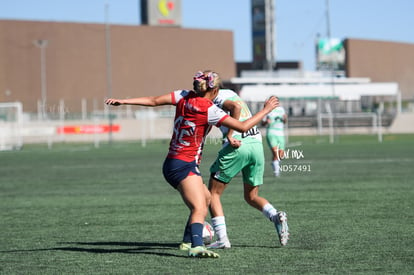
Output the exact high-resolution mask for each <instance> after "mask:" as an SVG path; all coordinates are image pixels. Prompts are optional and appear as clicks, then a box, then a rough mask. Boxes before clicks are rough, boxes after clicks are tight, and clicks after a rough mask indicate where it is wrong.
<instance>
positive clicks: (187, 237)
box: [183, 217, 191, 243]
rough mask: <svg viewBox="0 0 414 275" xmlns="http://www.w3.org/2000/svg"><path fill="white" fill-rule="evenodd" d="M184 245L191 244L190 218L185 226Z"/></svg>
mask: <svg viewBox="0 0 414 275" xmlns="http://www.w3.org/2000/svg"><path fill="white" fill-rule="evenodd" d="M183 243H191V227H190V217H188V220H187V224H186V225H185V229H184V235H183Z"/></svg>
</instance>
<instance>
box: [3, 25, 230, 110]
mask: <svg viewBox="0 0 414 275" xmlns="http://www.w3.org/2000/svg"><path fill="white" fill-rule="evenodd" d="M110 37H111V40H110V41H111V56H112V58H111V61H112V62H111V65H112V94H113V96H114V97H135V96H142V95H160V94H164V93H167V92H170V91H172V90H174V89H187V88H188V89H190V88H191V87H192V76H193V74H194V73H195V71H197V70H200V69H213V70H216V71H217V72H219V73H220V74H221V76H222V78H223V79H230V78H231V77H234V76H235V74H236V66H235V62H234V53H233V33H232V32H231V31H217V30H214V31H212V30H199V29H182V28H175V27H149V26H127V25H111V26H110ZM37 39H47V40H48V41H49V43H48V46H47V49H46V77H47V106H46V109H47V111H52V112H53V110H55V109H57V106H58V102H59V100H60V99H64V100H65V104H66V106H65V107H66V110H67V111H69V112H79V111H80V109H81V104H80V100H81V98H85V99H87V100H88V101H89V102H92V100H93V99H95V101H96V102H97V104H98V105H100V104H101V102H103V99H104V98H105V97H106V96H107V95H108V91H107V77H106V76H107V73H106V49H105V25H102V24H80V23H57V22H38V21H36V22H31V21H12V20H0V102H10V101H21V102H23V106H24V107H23V108H24V111H25V112H36V111H37V101H38V100H39V99H40V98H41V83H40V82H41V81H40V49H39V48H37V47H36V46H35V45H34V44H33V41H34V40H37ZM7 91H8V92H7Z"/></svg>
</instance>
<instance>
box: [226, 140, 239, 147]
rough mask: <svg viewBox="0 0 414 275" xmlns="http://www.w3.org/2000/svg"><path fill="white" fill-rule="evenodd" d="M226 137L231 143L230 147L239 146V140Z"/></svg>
mask: <svg viewBox="0 0 414 275" xmlns="http://www.w3.org/2000/svg"><path fill="white" fill-rule="evenodd" d="M227 139H228V140H229V143H230V145H231V147H233V148H239V147H240V146H241V141H240V140H238V139H235V138H232V137H227Z"/></svg>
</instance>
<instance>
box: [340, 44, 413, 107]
mask: <svg viewBox="0 0 414 275" xmlns="http://www.w3.org/2000/svg"><path fill="white" fill-rule="evenodd" d="M345 50H346V61H345V62H346V64H345V69H346V76H347V77H368V78H370V79H371V81H372V82H397V83H398V86H399V88H400V90H401V97H402V99H403V100H404V99H405V100H414V77H413V75H414V44H407V43H397V42H389V41H373V40H361V39H351V38H349V39H346V40H345Z"/></svg>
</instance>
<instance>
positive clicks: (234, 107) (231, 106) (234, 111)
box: [223, 100, 242, 148]
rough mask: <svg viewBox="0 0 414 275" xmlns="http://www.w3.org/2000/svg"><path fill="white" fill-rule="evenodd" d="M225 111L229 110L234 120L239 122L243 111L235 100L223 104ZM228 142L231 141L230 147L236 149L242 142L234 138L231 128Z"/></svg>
mask: <svg viewBox="0 0 414 275" xmlns="http://www.w3.org/2000/svg"><path fill="white" fill-rule="evenodd" d="M223 109H224V110H228V111H229V112H230V116H231V117H232V118H234V119H237V120H239V118H240V114H241V109H242V108H241V106H240V104H239V102H236V101H233V100H226V101H224V103H223ZM227 140H228V141H229V143H230V145H231V146H232V147H234V148H239V147H240V145H241V141H240V140H237V139H235V138H233V129H231V128H229V131H228V132H227Z"/></svg>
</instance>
